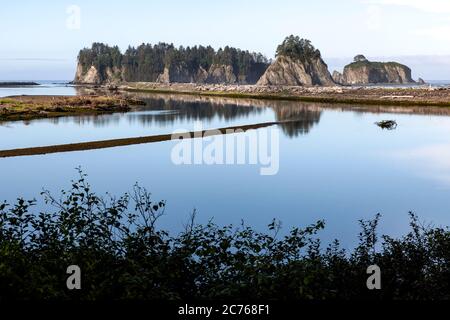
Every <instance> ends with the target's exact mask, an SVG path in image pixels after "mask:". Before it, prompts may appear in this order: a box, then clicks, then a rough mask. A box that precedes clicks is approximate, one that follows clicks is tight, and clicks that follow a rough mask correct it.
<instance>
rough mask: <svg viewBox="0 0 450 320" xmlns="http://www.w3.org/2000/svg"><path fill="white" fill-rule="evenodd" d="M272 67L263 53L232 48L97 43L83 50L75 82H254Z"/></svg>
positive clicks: (79, 58) (80, 54) (79, 57)
mask: <svg viewBox="0 0 450 320" xmlns="http://www.w3.org/2000/svg"><path fill="white" fill-rule="evenodd" d="M268 66H269V61H268V59H267V58H266V57H264V56H263V55H262V54H260V53H251V52H249V51H243V50H240V49H235V48H232V47H228V46H227V47H225V48H223V49H219V50H217V51H216V50H214V49H213V48H212V47H210V46H208V47H203V46H195V47H186V48H184V47H179V48H176V47H174V46H173V45H172V44H166V43H159V44H157V45H151V44H142V45H140V46H139V47H137V48H133V47H129V48H128V50H127V51H126V52H125V53H124V54H122V53H121V52H120V50H119V48H118V47H117V46H116V47H110V46H108V45H105V44H102V43H94V44H93V45H92V48H86V49H83V50H81V51H80V53H79V55H78V67H77V73H76V75H75V80H74V83H77V84H112V83H121V82H160V83H224V84H255V83H256V82H257V81H258V80H259V79H260V77H261V76H262V74H263V73H264V72H265V71H266V69H267V68H268Z"/></svg>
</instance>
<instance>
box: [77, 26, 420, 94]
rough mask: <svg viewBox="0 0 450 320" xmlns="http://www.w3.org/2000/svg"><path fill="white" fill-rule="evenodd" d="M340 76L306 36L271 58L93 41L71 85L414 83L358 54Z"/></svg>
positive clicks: (404, 70)
mask: <svg viewBox="0 0 450 320" xmlns="http://www.w3.org/2000/svg"><path fill="white" fill-rule="evenodd" d="M355 59H358V60H355V61H354V62H353V63H352V64H349V65H348V66H346V67H345V69H344V72H343V74H341V73H339V72H335V73H334V74H333V76H332V75H331V74H330V72H329V70H328V66H327V64H326V63H325V62H324V60H323V59H322V56H321V53H320V50H319V49H317V48H315V47H314V46H313V44H312V43H311V41H310V40H308V39H303V38H300V37H299V36H294V35H291V36H288V37H286V38H285V39H284V41H283V42H282V43H281V44H279V45H278V47H277V50H276V54H275V60H273V61H272V60H270V59H268V58H267V57H265V56H264V55H263V54H261V53H256V52H250V51H248V50H241V49H237V48H233V47H230V46H226V47H224V48H220V49H218V50H215V49H214V48H212V47H211V46H202V45H199V46H193V47H183V46H180V47H175V46H174V45H173V44H168V43H158V44H155V45H152V44H141V45H140V46H138V47H137V48H135V47H131V46H130V47H128V49H127V50H126V51H125V53H122V52H121V51H120V49H119V47H117V46H109V45H106V44H103V43H94V44H93V45H92V47H91V48H85V49H83V50H81V51H80V53H79V55H78V67H77V72H76V76H75V80H74V83H77V84H97V85H100V84H121V83H130V82H149V83H163V84H164V83H165V84H167V83H197V84H240V85H255V84H256V85H258V86H337V85H352V84H377V83H397V84H404V83H414V80H413V79H412V78H411V69H410V68H408V67H407V66H404V65H402V64H400V63H397V62H389V63H380V62H370V61H368V60H367V59H366V58H365V57H364V56H362V55H358V56H357V57H356V58H355Z"/></svg>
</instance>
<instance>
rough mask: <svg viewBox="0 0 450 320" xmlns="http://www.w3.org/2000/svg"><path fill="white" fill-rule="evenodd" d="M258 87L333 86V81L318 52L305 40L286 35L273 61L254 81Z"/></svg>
mask: <svg viewBox="0 0 450 320" xmlns="http://www.w3.org/2000/svg"><path fill="white" fill-rule="evenodd" d="M257 84H258V85H261V86H314V85H318V86H333V85H334V84H335V83H334V81H333V79H332V77H331V75H330V72H329V71H328V66H327V65H326V63H325V62H324V61H323V60H322V57H321V54H320V51H319V50H317V49H316V48H314V46H313V45H312V44H311V42H310V41H309V40H306V39H300V38H299V37H298V36H293V35H291V36H289V37H287V38H286V39H285V40H284V41H283V43H282V44H280V45H279V46H278V48H277V53H276V60H275V61H274V62H273V63H272V64H271V65H270V67H269V68H268V69H267V70H266V72H265V73H264V75H263V76H262V77H261V79H260V80H259V81H258V83H257Z"/></svg>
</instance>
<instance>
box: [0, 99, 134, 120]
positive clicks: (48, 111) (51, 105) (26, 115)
mask: <svg viewBox="0 0 450 320" xmlns="http://www.w3.org/2000/svg"><path fill="white" fill-rule="evenodd" d="M136 104H141V102H140V101H137V100H131V99H124V98H118V97H106V96H74V97H65V96H20V97H8V98H2V99H0V121H15V120H31V119H37V118H52V117H61V116H73V115H83V114H103V113H111V112H126V111H129V110H130V105H136Z"/></svg>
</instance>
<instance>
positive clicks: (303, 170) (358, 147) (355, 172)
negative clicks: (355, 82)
mask: <svg viewBox="0 0 450 320" xmlns="http://www.w3.org/2000/svg"><path fill="white" fill-rule="evenodd" d="M62 88H66V87H64V86H61V87H59V89H54V87H52V89H54V90H59V91H58V92H60V93H61V94H75V93H76V92H75V89H74V88H71V87H69V88H66V89H62ZM69 90H72V91H71V92H69ZM19 91H20V90H19ZM41 92H42V91H41ZM16 93H17V92H16ZM19 93H20V92H19ZM34 93H35V92H33V94H34ZM42 94H48V90H47V91H45V92H43V93H42ZM137 97H138V98H141V99H145V100H146V102H147V105H146V106H143V107H139V108H136V109H135V110H134V111H133V112H130V113H126V114H112V115H103V116H83V117H68V118H59V119H51V120H49V119H44V120H35V121H27V122H4V123H0V150H6V149H15V148H23V147H32V146H47V145H54V144H65V143H72V142H84V141H93V140H105V139H114V138H126V137H139V136H149V135H157V134H166V133H172V132H174V131H175V130H182V131H194V130H196V128H195V127H194V122H198V123H201V125H202V127H203V128H211V129H213V128H223V127H229V126H235V125H246V124H257V123H263V122H272V121H287V120H295V122H284V123H282V124H279V125H275V126H271V127H269V128H264V129H258V130H257V132H259V133H260V132H263V131H266V132H271V130H278V131H277V132H278V133H279V139H274V141H275V140H276V141H275V142H276V143H277V146H278V147H279V154H278V153H277V154H278V155H279V163H278V164H279V170H278V172H277V174H275V175H265V176H264V175H261V174H260V169H261V166H262V165H260V164H244V165H242V164H241V165H221V164H214V165H206V164H203V165H177V164H176V163H174V161H173V159H172V153H173V150H174V148H175V147H176V146H177V145H178V144H179V142H178V141H167V142H159V143H150V144H142V145H133V146H127V147H117V148H111V149H102V150H94V151H81V152H73V153H60V154H50V155H44V156H30V157H19V158H3V159H0V181H1V185H0V199H2V200H7V201H10V202H12V201H14V199H15V198H17V197H18V196H23V197H26V198H33V197H36V198H37V199H40V198H39V192H40V191H41V190H42V188H43V187H45V188H48V189H49V190H52V191H54V192H55V193H57V192H58V191H59V190H61V189H62V188H69V187H70V180H71V179H73V178H76V171H75V170H74V168H76V167H79V166H80V167H82V168H83V170H84V171H85V172H86V173H87V174H88V175H89V181H90V182H91V184H92V185H93V187H94V189H95V190H96V191H97V192H98V193H105V192H110V193H112V194H116V195H120V194H122V193H124V192H127V191H131V189H132V186H133V184H134V183H135V182H139V184H140V185H142V186H145V187H146V188H147V189H148V190H150V191H151V192H152V194H153V197H154V199H155V200H160V199H164V200H167V204H168V206H167V210H166V215H165V217H164V218H163V219H162V220H161V222H160V224H161V226H162V227H164V228H167V229H169V230H172V231H177V230H180V229H181V228H182V227H183V224H184V223H185V222H186V221H187V219H188V217H189V214H190V213H191V212H192V210H193V209H197V211H198V221H199V222H206V221H208V220H209V219H211V218H213V219H214V221H215V222H216V223H218V224H221V225H223V224H230V223H233V224H239V223H240V222H241V220H244V221H245V222H246V223H247V224H249V225H251V226H254V227H256V228H258V229H260V230H263V229H264V227H265V226H266V225H267V224H268V223H270V222H271V220H272V219H273V218H276V219H278V220H281V221H282V222H283V228H284V229H283V230H285V231H287V230H288V229H289V228H291V227H294V226H304V225H307V224H311V223H314V222H315V221H317V220H320V219H324V220H325V221H326V225H327V226H326V230H325V231H323V232H322V233H321V237H322V239H323V240H324V241H325V242H328V241H331V240H332V239H334V238H339V239H340V240H342V242H343V244H344V245H345V246H353V245H354V244H355V243H356V241H357V234H358V231H359V228H358V220H359V219H368V218H372V217H373V216H374V215H375V214H376V213H381V214H382V215H383V218H382V222H381V225H380V229H381V231H382V232H383V233H386V234H389V235H392V236H399V235H402V234H404V233H405V232H406V231H407V230H408V215H407V214H408V211H414V212H416V213H417V214H418V215H419V217H420V219H421V220H423V221H426V222H430V223H433V224H434V225H450V117H449V116H448V115H447V114H446V113H448V112H447V111H446V110H444V109H424V110H422V109H420V108H416V109H409V108H397V109H390V108H387V107H384V108H377V107H366V108H364V107H356V108H355V107H349V106H348V107H347V106H342V105H340V106H334V105H321V104H311V103H299V102H282V101H278V102H276V101H257V100H234V99H225V98H204V97H203V98H201V97H192V96H191V97H189V96H175V95H174V96H169V95H151V94H147V95H145V94H140V95H137ZM449 114H450V113H449ZM388 119H393V120H396V121H397V123H398V128H397V129H396V130H392V131H389V130H382V129H380V128H379V127H377V126H376V125H375V124H374V123H375V122H376V121H380V120H388ZM239 135H247V136H248V135H249V134H244V133H238V134H235V135H232V137H233V138H237V137H238V136H239ZM259 137H260V138H261V137H263V136H262V135H259ZM261 139H262V138H261ZM259 141H261V140H259ZM200 144H201V145H202V147H207V146H208V145H211V141H209V140H200ZM225 148H226V146H224V150H225ZM271 151H273V150H272V149H271ZM275 151H276V150H275ZM224 153H225V154H226V151H224Z"/></svg>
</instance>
